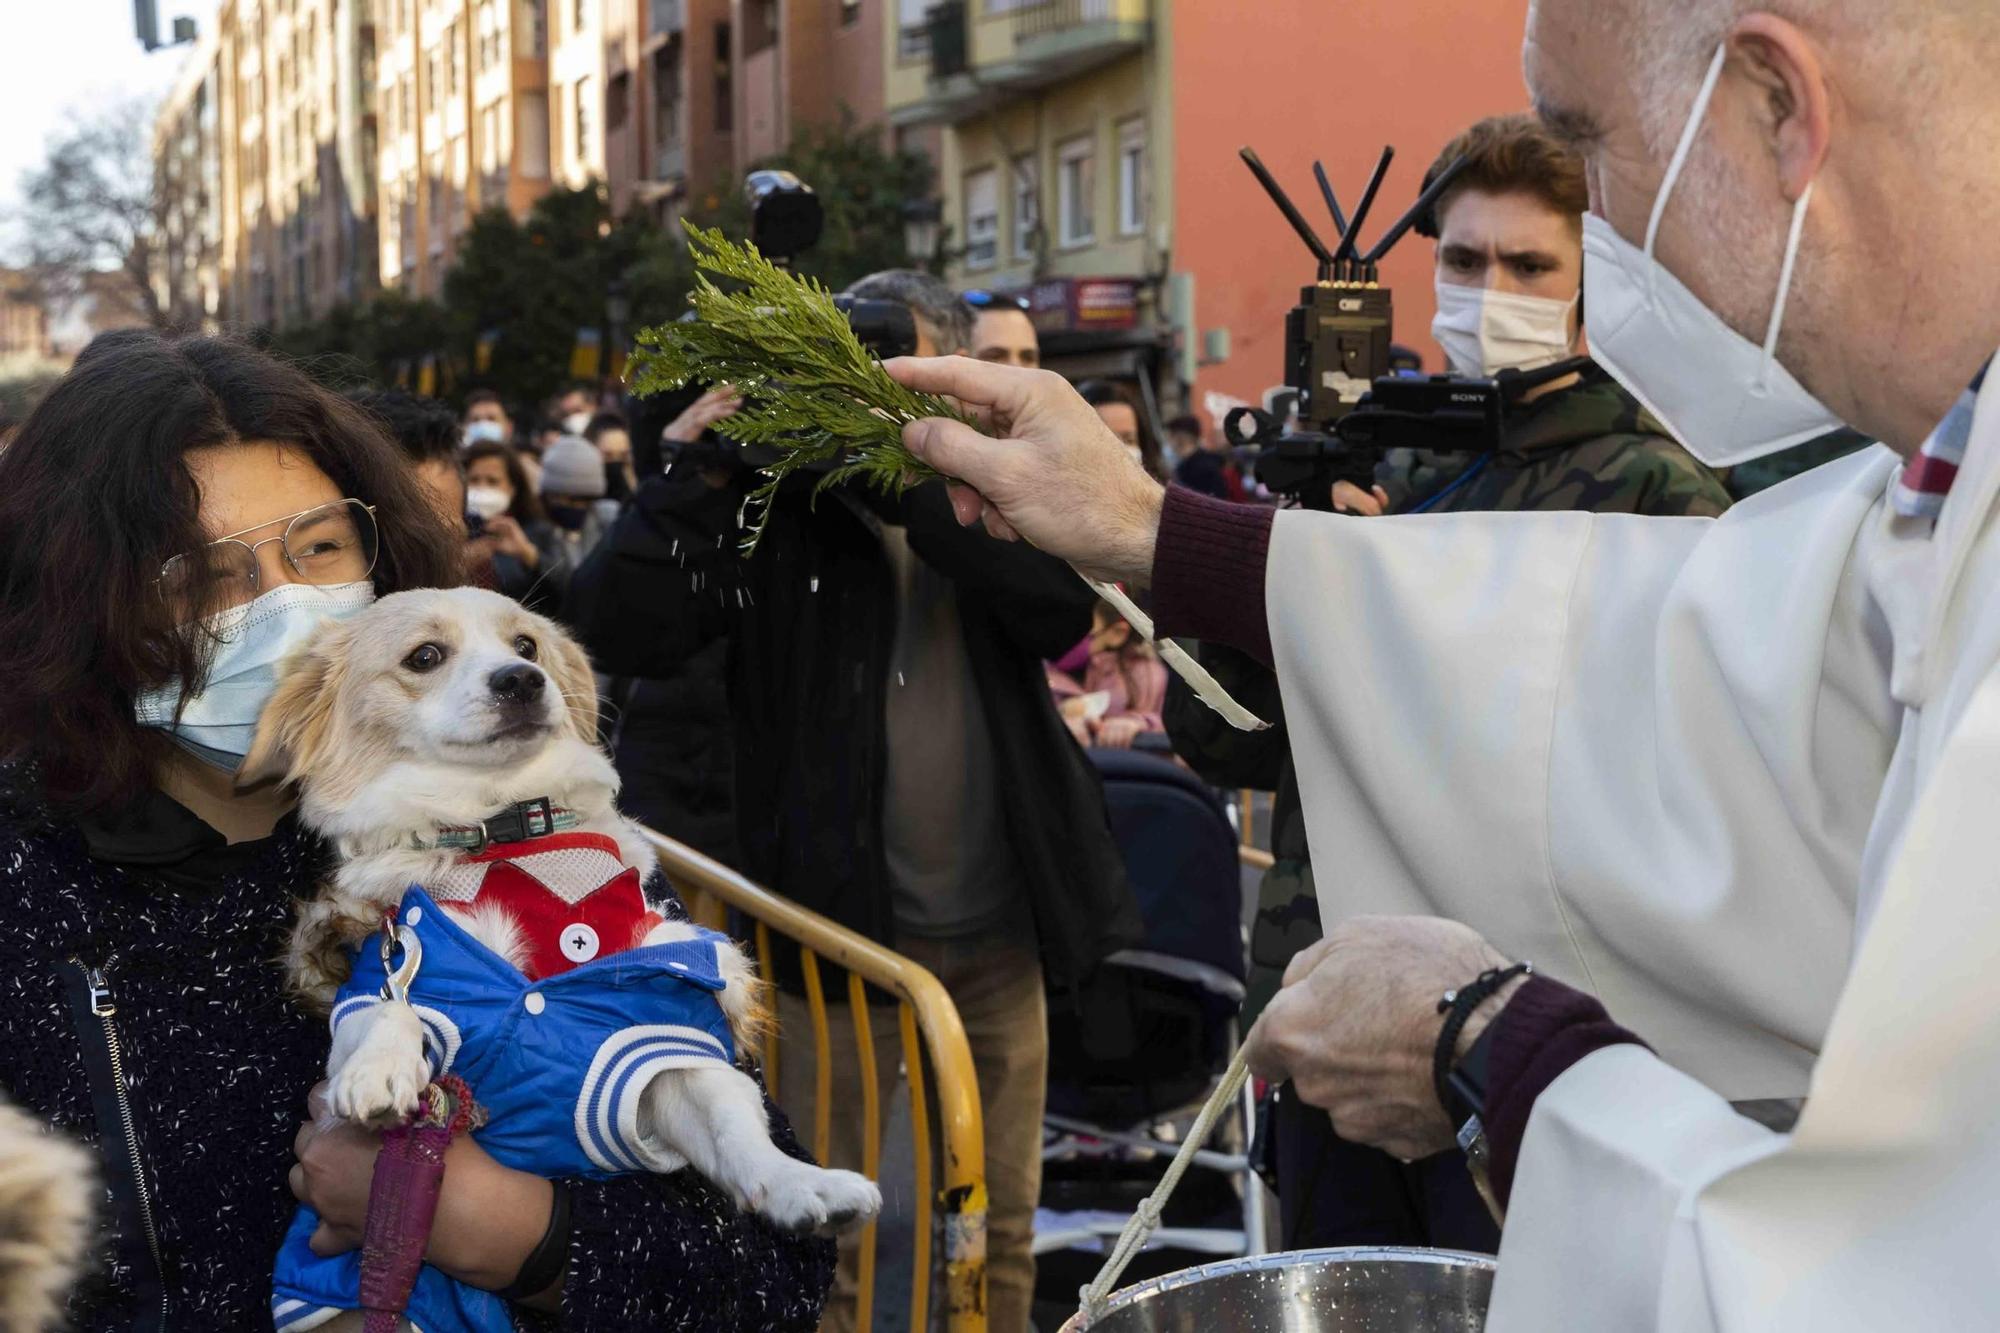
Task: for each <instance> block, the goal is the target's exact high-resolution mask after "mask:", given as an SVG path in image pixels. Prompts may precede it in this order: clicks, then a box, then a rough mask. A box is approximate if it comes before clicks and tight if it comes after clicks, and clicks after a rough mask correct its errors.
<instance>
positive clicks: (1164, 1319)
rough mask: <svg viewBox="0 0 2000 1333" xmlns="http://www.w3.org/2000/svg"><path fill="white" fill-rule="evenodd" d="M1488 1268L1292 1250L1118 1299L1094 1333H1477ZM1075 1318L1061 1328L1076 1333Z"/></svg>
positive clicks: (1473, 1260)
mask: <svg viewBox="0 0 2000 1333" xmlns="http://www.w3.org/2000/svg"><path fill="white" fill-rule="evenodd" d="M1493 1271H1494V1266H1493V1260H1492V1259H1491V1258H1490V1257H1488V1256H1486V1255H1483V1254H1463V1253H1460V1252H1459V1251H1457V1250H1416V1249H1389V1248H1383V1249H1361V1248H1353V1249H1338V1250H1296V1251H1293V1252H1291V1253H1287V1254H1262V1255H1257V1256H1254V1257H1252V1258H1248V1259H1231V1260H1228V1261H1227V1262H1224V1263H1216V1264H1204V1265H1202V1266H1201V1267H1199V1268H1185V1269H1182V1270H1181V1271H1180V1272H1178V1273H1169V1274H1167V1275H1166V1276H1164V1277H1156V1278H1151V1279H1149V1280H1147V1281H1145V1282H1140V1283H1136V1284H1134V1285H1133V1286H1130V1287H1126V1288H1125V1289H1124V1290H1122V1291H1119V1292H1117V1293H1116V1294H1114V1295H1113V1296H1112V1298H1111V1302H1110V1305H1109V1308H1108V1309H1106V1311H1105V1313H1104V1315H1103V1317H1102V1318H1100V1319H1098V1320H1097V1322H1096V1323H1094V1324H1091V1325H1089V1327H1090V1329H1091V1330H1092V1333H1478V1330H1479V1329H1480V1328H1482V1327H1483V1326H1484V1325H1485V1323H1486V1302H1487V1298H1488V1297H1489V1296H1490V1295H1491V1294H1492V1290H1493ZM1083 1327H1084V1324H1083V1323H1082V1321H1081V1317H1078V1318H1074V1319H1071V1320H1070V1321H1069V1322H1068V1323H1067V1324H1064V1325H1063V1333H1078V1331H1079V1330H1081V1329H1082V1328H1083Z"/></svg>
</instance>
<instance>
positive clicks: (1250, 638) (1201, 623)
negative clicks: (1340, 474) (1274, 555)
mask: <svg viewBox="0 0 2000 1333" xmlns="http://www.w3.org/2000/svg"><path fill="white" fill-rule="evenodd" d="M1276 517H1277V511H1276V510H1275V509H1270V508H1267V507H1265V506H1263V505H1239V504H1230V503H1229V502H1228V501H1227V500H1217V499H1213V498H1211V497H1209V496H1206V495H1200V494H1197V493H1196V492H1194V491H1191V490H1188V489H1187V488H1186V487H1184V486H1171V487H1168V489H1167V501H1166V504H1165V506H1164V507H1163V508H1162V509H1161V511H1160V540H1159V545H1158V546H1157V547H1156V548H1155V550H1154V552H1153V622H1154V627H1155V628H1156V629H1157V630H1158V631H1159V632H1160V633H1161V634H1164V635H1167V636H1168V637H1174V636H1177V635H1186V636H1187V637H1189V638H1194V639H1203V640H1206V641H1208V642H1210V643H1220V644H1224V645H1226V646H1228V647H1230V648H1236V649H1239V650H1241V651H1243V652H1246V653H1249V654H1250V655H1251V656H1253V657H1255V658H1256V659H1257V660H1259V661H1260V662H1263V663H1265V664H1266V665H1268V664H1269V663H1270V661H1271V628H1270V623H1269V621H1268V620H1267V619H1266V618H1265V608H1264V565H1265V563H1266V561H1267V560H1268V559H1269V556H1270V551H1271V524H1272V521H1273V520H1274V519H1275V518H1276Z"/></svg>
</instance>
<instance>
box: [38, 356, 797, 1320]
mask: <svg viewBox="0 0 2000 1333" xmlns="http://www.w3.org/2000/svg"><path fill="white" fill-rule="evenodd" d="M328 510H333V511H334V512H335V513H337V514H339V515H344V516H345V522H344V523H342V522H335V521H333V519H332V518H331V517H330V516H329V515H328V513H327V511H328ZM364 514H365V515H366V516H367V517H366V518H363V517H362V515H364ZM231 538H235V539H239V540H238V541H237V542H236V544H235V545H231V544H230V541H229V539H231ZM378 539H379V540H378ZM253 544H254V545H253ZM461 545H462V543H461V542H460V541H459V540H458V537H457V534H455V533H453V532H451V531H450V530H449V529H448V528H447V526H446V525H445V524H444V523H442V522H441V521H440V520H439V517H438V516H437V514H436V513H435V511H434V510H433V509H432V507H431V505H430V503H429V501H428V500H427V499H426V498H425V496H424V494H423V492H422V491H421V490H419V488H418V484H417V482H416V480H415V478H414V477H413V475H412V473H411V471H410V469H409V468H408V466H407V464H406V463H405V461H404V460H403V458H402V457H401V456H400V455H399V453H398V452H397V450H396V448H395V446H394V445H392V444H391V443H390V442H389V441H388V440H387V439H386V438H384V437H383V435H382V434H381V433H380V431H379V429H378V428H377V427H376V426H375V424H374V423H373V422H372V421H371V420H370V419H369V418H368V417H367V416H365V415H364V414H363V413H362V412H361V411H360V410H359V409H357V408H356V407H354V406H353V405H352V404H350V403H348V402H346V401H345V400H344V399H341V398H340V397H338V396H336V395H334V394H331V393H328V392H326V391H325V390H323V389H321V388H319V387H318V386H316V385H314V384H313V383H312V381H310V380H309V379H307V378H306V377H305V376H304V375H303V374H302V373H300V372H299V371H297V370H295V369H293V368H291V367H289V366H286V365H284V364H282V363H280V362H278V361H275V360H273V359H272V358H270V357H268V356H265V355H263V354H262V353H259V352H257V351H254V350H253V349H251V348H249V347H248V346H245V345H243V344H240V343H236V342H232V341H229V340H226V339H219V338H202V337H194V338H167V337H164V336H162V335H159V334H156V333H153V332H151V331H142V330H134V331H124V332H119V333H113V334H105V335H102V336H101V337H99V338H98V339H97V340H95V341H94V342H92V343H91V345H90V346H89V347H87V348H86V349H85V350H84V352H83V354H82V355H81V356H80V357H78V359H77V362H76V365H75V367H74V368H73V369H72V370H71V371H70V372H69V374H68V375H67V376H65V377H64V379H63V380H62V381H61V382H59V383H58V384H57V385H56V386H55V388H54V389H52V390H51V391H50V393H49V395H48V396H47V397H46V398H45V399H44V400H43V401H42V403H41V404H40V406H38V407H37V408H36V409H35V412H34V414H33V415H32V416H31V417H30V418H29V419H28V421H27V422H26V423H25V424H24V425H23V426H22V427H21V431H20V434H19V435H18V436H17V437H16V439H15V440H14V441H13V442H12V443H11V444H10V445H9V446H8V447H7V449H6V450H5V452H4V453H0V679H4V680H6V681H7V682H8V689H9V698H8V703H7V706H6V707H5V708H0V979H4V980H0V989H4V995H5V1003H6V1008H7V1021H6V1039H5V1040H4V1041H0V1089H4V1090H5V1092H6V1094H7V1096H8V1097H10V1098H11V1099H12V1100H13V1101H14V1102H16V1103H17V1104H18V1105H19V1106H20V1107H21V1108H22V1109H23V1110H25V1111H26V1112H28V1113H29V1114H32V1115H35V1116H37V1117H39V1118H41V1119H42V1120H44V1121H46V1122H47V1123H49V1124H50V1125H52V1126H53V1127H54V1128H56V1129H58V1130H61V1131H64V1132H65V1133H67V1134H69V1135H70V1136H72V1137H75V1138H77V1139H81V1140H83V1141H85V1142H86V1143H89V1144H92V1145H94V1147H95V1150H96V1152H95V1155H96V1156H97V1157H98V1159H99V1160H98V1166H99V1169H100V1170H101V1172H102V1178H103V1182H104V1185H105V1191H104V1194H103V1195H102V1197H103V1198H104V1200H105V1206H104V1208H103V1216H102V1219H101V1221H102V1234H101V1237H100V1243H99V1245H98V1246H97V1253H96V1255H95V1262H94V1263H93V1265H92V1266H91V1269H90V1271H89V1273H88V1275H87V1276H86V1277H85V1278H84V1279H83V1280H82V1282H81V1283H80V1284H79V1285H78V1287H77V1288H76V1289H75V1291H74V1292H73V1294H72V1296H71V1299H70V1302H69V1311H68V1313H69V1319H70V1324H69V1326H70V1327H73V1328H75V1329H78V1330H81V1331H82V1333H99V1331H103V1333H109V1330H113V1329H117V1330H131V1329H144V1330H157V1329H162V1328H166V1327H168V1326H171V1327H173V1328H176V1329H218V1330H221V1329H227V1330H237V1329H253V1328H271V1327H272V1326H273V1310H272V1305H271V1275H272V1261H273V1259H274V1257H275V1256H276V1254H277V1250H278V1244H279V1242H280V1240H282V1239H283V1237H284V1234H285V1229H286V1227H287V1225H288V1224H289V1222H290V1220H291V1217H292V1213H293V1210H294V1208H295V1207H296V1205H297V1202H298V1201H299V1200H304V1201H306V1202H309V1203H310V1204H312V1206H313V1207H314V1208H315V1209H316V1210H317V1211H318V1212H319V1213H320V1215H321V1217H322V1218H323V1219H324V1220H325V1223H326V1225H325V1226H324V1227H323V1228H322V1231H321V1233H320V1234H319V1235H317V1236H316V1237H315V1246H316V1248H317V1247H320V1246H324V1247H326V1248H325V1251H324V1252H326V1253H329V1254H337V1253H341V1252H343V1251H346V1250H351V1249H353V1248H355V1247H356V1245H357V1244H358V1243H359V1232H360V1229H361V1225H362V1220H363V1218H364V1216H365V1213H366V1208H367V1201H368V1186H369V1181H370V1178H371V1176H372V1173H373V1168H374V1159H375V1154H376V1151H377V1149H378V1147H379V1142H378V1140H377V1137H376V1136H375V1135H374V1134H372V1133H369V1132H367V1131H365V1130H362V1129H360V1128H358V1127H355V1126H352V1125H341V1126H336V1127H332V1128H324V1129H322V1127H321V1126H320V1125H319V1124H317V1123H306V1124H303V1125H302V1123H301V1122H302V1121H307V1120H308V1111H307V1091H308V1089H309V1088H311V1087H312V1085H313V1083H314V1081H315V1080H316V1079H318V1078H320V1077H321V1074H322V1070H323V1069H324V1062H325V1059H326V1052H327V1030H326V1021H325V1018H324V1017H323V1016H316V1015H313V1014H309V1013H307V1012H306V1011H305V1010H304V1009H302V1008H300V1007H299V1006H298V1005H297V1004H295V1003H294V1002H293V1000H292V998H291V997H290V996H289V995H288V994H287V993H286V989H285V978H284V972H283V967H282V958H283V955H284V949H285V940H286V937H287V935H288V934H289V931H290V926H291V920H292V915H293V910H292V909H293V903H294V901H295V900H296V899H297V898H299V897H300V896H302V895H305V894H308V893H310V892H311V891H312V888H313V886H314V884H315V883H316V882H317V881H318V880H319V879H320V878H321V877H322V876H323V875H325V874H327V873H328V872H330V870H331V869H332V865H331V861H332V858H331V856H330V854H329V849H328V848H327V847H326V846H325V845H324V844H323V843H321V842H320V841H319V839H318V838H316V837H315V836H313V835H311V834H309V833H307V832H306V831H305V830H304V829H302V828H301V827H300V826H299V824H298V822H297V820H296V818H294V816H293V814H292V812H291V809H290V805H291V800H290V796H289V795H288V793H287V792H286V791H284V790H282V789H276V788H272V787H270V786H266V787H263V788H259V789H253V790H250V791H247V792H245V791H238V790H237V789H236V787H235V783H234V766H233V763H232V762H231V760H232V756H236V757H240V754H241V752H242V750H243V749H244V748H247V745H248V737H249V733H250V731H251V730H252V728H253V727H254V725H255V722H256V716H257V712H258V710H259V706H260V705H259V698H260V695H261V694H263V692H264V691H265V690H266V689H267V688H268V687H269V686H270V685H272V684H274V683H275V682H274V680H273V679H272V676H273V674H274V673H273V672H272V671H271V670H270V668H271V667H272V666H273V665H274V664H273V662H272V661H271V658H272V656H273V655H275V652H276V650H278V649H280V648H282V646H283V643H284V641H285V637H286V636H285V634H283V633H281V634H278V635H276V636H274V635H273V634H272V633H271V632H270V631H271V629H272V628H273V627H276V628H278V629H280V630H284V629H286V628H287V627H288V626H289V627H292V628H296V627H297V626H299V625H303V626H304V627H306V628H307V629H309V628H310V626H311V625H312V624H315V623H317V619H318V616H319V614H320V613H321V612H322V611H337V610H338V609H339V608H341V607H351V606H353V605H356V604H357V603H358V601H359V599H360V598H361V597H362V596H364V595H365V591H366V589H365V585H366V584H368V583H372V584H373V586H374V589H375V591H377V592H379V593H384V594H386V593H390V592H394V591H398V590H400V589H405V588H412V587H425V586H438V585H451V584H454V583H457V582H458V581H459V575H460V560H461V554H462V552H461ZM370 557H372V559H371V558H370ZM315 585H316V586H315ZM357 585H363V586H362V587H360V588H358V589H357ZM244 607H253V608H256V610H254V611H251V612H248V613H246V614H245V615H244V616H243V617H241V618H240V619H225V620H217V619H216V618H215V617H216V616H218V615H226V609H235V608H244ZM205 630H206V631H210V632H205ZM225 687H226V688H225ZM162 697H165V698H170V699H172V700H174V701H175V702H173V703H172V704H170V705H168V706H166V707H164V708H161V709H157V710H156V709H155V708H154V707H153V704H154V702H155V701H156V700H158V699H160V698H162ZM473 1093H474V1096H475V1097H476V1096H477V1095H478V1089H477V1088H476V1087H475V1088H474V1089H473ZM780 1123H782V1121H780ZM788 1133H789V1132H788V1131H784V1132H781V1133H780V1134H779V1135H778V1137H779V1138H780V1140H781V1142H784V1143H786V1144H792V1140H791V1139H790V1138H789V1137H788ZM792 1150H793V1151H796V1146H795V1145H793V1147H792ZM294 1154H296V1158H297V1160H296V1161H294ZM446 1161H447V1170H446V1173H445V1178H444V1183H443V1187H442V1192H441V1196H440V1202H439V1207H438V1214H437V1222H436V1225H435V1227H434V1228H433V1230H432V1233H431V1244H430V1248H429V1250H428V1252H427V1257H428V1259H429V1261H430V1262H432V1263H433V1264H435V1265H436V1266H438V1267H439V1268H441V1269H443V1270H445V1271H446V1272H449V1273H451V1274H452V1275H453V1276H455V1277H458V1278H460V1279H462V1280H464V1281H467V1282H470V1283H472V1284H474V1285H477V1286H480V1287H484V1288H486V1289H488V1290H495V1291H508V1290H509V1289H510V1288H512V1289H514V1290H513V1291H512V1292H511V1293H510V1295H512V1296H513V1297H514V1298H516V1299H517V1304H516V1306H515V1309H516V1311H517V1312H518V1313H519V1316H520V1318H521V1319H522V1320H523V1321H527V1320H535V1321H537V1322H540V1321H541V1318H542V1317H541V1315H539V1314H537V1311H546V1312H548V1313H549V1314H550V1315H552V1316H553V1315H559V1318H560V1324H561V1326H563V1327H569V1328H579V1329H590V1330H592V1331H593V1333H624V1331H629V1333H639V1331H640V1330H652V1329H657V1328H663V1327H664V1328H688V1329H708V1330H716V1331H717V1333H725V1331H726V1333H736V1330H741V1329H753V1328H761V1329H773V1330H776V1329H783V1330H806V1329H810V1328H812V1327H813V1326H814V1325H815V1324H816V1323H817V1321H818V1316H819V1309H820V1304H821V1300H822V1296H823V1293H824V1292H825V1290H826V1287H827V1286H828V1285H829V1284H830V1283H831V1280H832V1269H833V1250H832V1246H831V1245H830V1244H827V1243H825V1242H822V1241H818V1240H815V1239H813V1238H811V1237H803V1236H794V1235H789V1234H785V1233H781V1232H778V1231H775V1230H774V1229H772V1228H771V1227H770V1226H769V1225H768V1224H766V1223H765V1222H764V1221H763V1220H762V1219H759V1218H757V1217H754V1216H746V1215H744V1214H742V1213H741V1212H740V1211H739V1210H738V1209H737V1208H736V1207H735V1205H734V1203H733V1202H732V1201H731V1200H730V1199H728V1198H727V1197H725V1196H723V1195H722V1194H721V1193H720V1192H719V1191H717V1190H715V1189H714V1188H713V1187H712V1186H710V1185H708V1184H707V1183H706V1182H704V1181H703V1180H701V1179H700V1178H699V1177H698V1176H696V1175H695V1174H694V1173H693V1172H680V1173H677V1174H675V1175H672V1176H660V1175H654V1174H651V1173H638V1174H633V1175H625V1176H617V1177H613V1178H610V1179H603V1180H593V1179H582V1178H578V1179H572V1180H565V1181H560V1182H554V1183H553V1184H552V1183H551V1182H549V1181H546V1180H543V1179H541V1178H540V1177H537V1176H533V1175H528V1174H525V1173H522V1172H516V1171H510V1170H508V1169H507V1168H505V1167H501V1166H500V1165H498V1164H497V1163H495V1162H494V1161H493V1159H492V1158H491V1157H489V1156H488V1155H487V1154H486V1153H485V1152H484V1151H483V1150H482V1149H481V1148H480V1147H479V1145H478V1144H477V1143H476V1142H475V1141H474V1140H473V1139H471V1138H459V1139H457V1140H455V1141H454V1142H453V1144H452V1146H451V1149H450V1150H449V1152H448V1153H447V1156H446ZM288 1186H289V1188H288ZM295 1196H296V1197H295ZM559 1199H566V1200H567V1209H566V1210H565V1209H563V1208H561V1207H559V1206H558V1202H557V1201H558V1200H559ZM565 1218H567V1226H566V1227H565V1226H564V1225H563V1221H564V1219H565ZM531 1259H533V1260H536V1263H535V1265H533V1266H531V1265H530V1263H529V1261H530V1260H531ZM549 1274H554V1275H556V1276H554V1278H553V1280H551V1278H550V1277H549V1276H547V1275H549ZM530 1275H542V1276H539V1277H535V1278H534V1280H532V1281H531V1282H529V1283H528V1285H527V1287H523V1286H522V1284H523V1281H524V1278H528V1277H530ZM278 1322H279V1323H280V1324H282V1322H283V1321H282V1320H280V1321H278Z"/></svg>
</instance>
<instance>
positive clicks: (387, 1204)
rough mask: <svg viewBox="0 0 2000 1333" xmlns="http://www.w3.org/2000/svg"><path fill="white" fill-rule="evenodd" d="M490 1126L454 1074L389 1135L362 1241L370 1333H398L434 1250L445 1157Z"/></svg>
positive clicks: (386, 1134)
mask: <svg viewBox="0 0 2000 1333" xmlns="http://www.w3.org/2000/svg"><path fill="white" fill-rule="evenodd" d="M485 1121H486V1112H485V1108H483V1107H481V1106H480V1105H479V1104H478V1103H477V1102H475V1101H473V1100H472V1090H471V1089H470V1088H468V1087H466V1086H465V1080H464V1079H461V1078H459V1077H458V1075H456V1074H446V1075H444V1076H443V1077H442V1078H439V1079H438V1080H437V1081H436V1082H434V1083H432V1084H430V1085H429V1086H428V1087H426V1088H425V1089H424V1091H423V1095H422V1098H421V1100H420V1101H419V1103H418V1106H417V1113H416V1115H414V1116H412V1117H411V1118H410V1122H409V1123H408V1124H405V1125H398V1126H396V1127H395V1128H394V1129H389V1130H385V1131H383V1134H382V1151H381V1152H380V1153H379V1154H378V1155H377V1156H376V1158H375V1175H374V1179H373V1180H372V1181H371V1182H370V1183H369V1186H368V1220H367V1222H366V1224H365V1225H364V1226H363V1228H362V1233H361V1237H362V1239H361V1309H362V1311H363V1320H362V1329H363V1330H364V1333H396V1326H397V1323H398V1321H400V1320H401V1318H402V1316H403V1310H404V1308H405V1307H406V1306H407V1305H408V1304H409V1302H410V1292H411V1291H412V1290H414V1289H415V1287H416V1285H417V1270H418V1269H419V1268H421V1267H422V1266H423V1262H424V1251H425V1250H426V1249H427V1248H429V1245H430V1237H431V1223H432V1222H433V1221H435V1220H436V1218H437V1205H438V1195H439V1193H440V1192H441V1191H442V1189H443V1187H444V1154H445V1149H447V1148H449V1147H451V1141H452V1140H453V1139H454V1138H456V1137H457V1136H458V1135H460V1134H463V1133H466V1132H467V1131H469V1130H473V1129H477V1128H478V1127H479V1126H480V1125H482V1124H484V1123H485Z"/></svg>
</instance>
